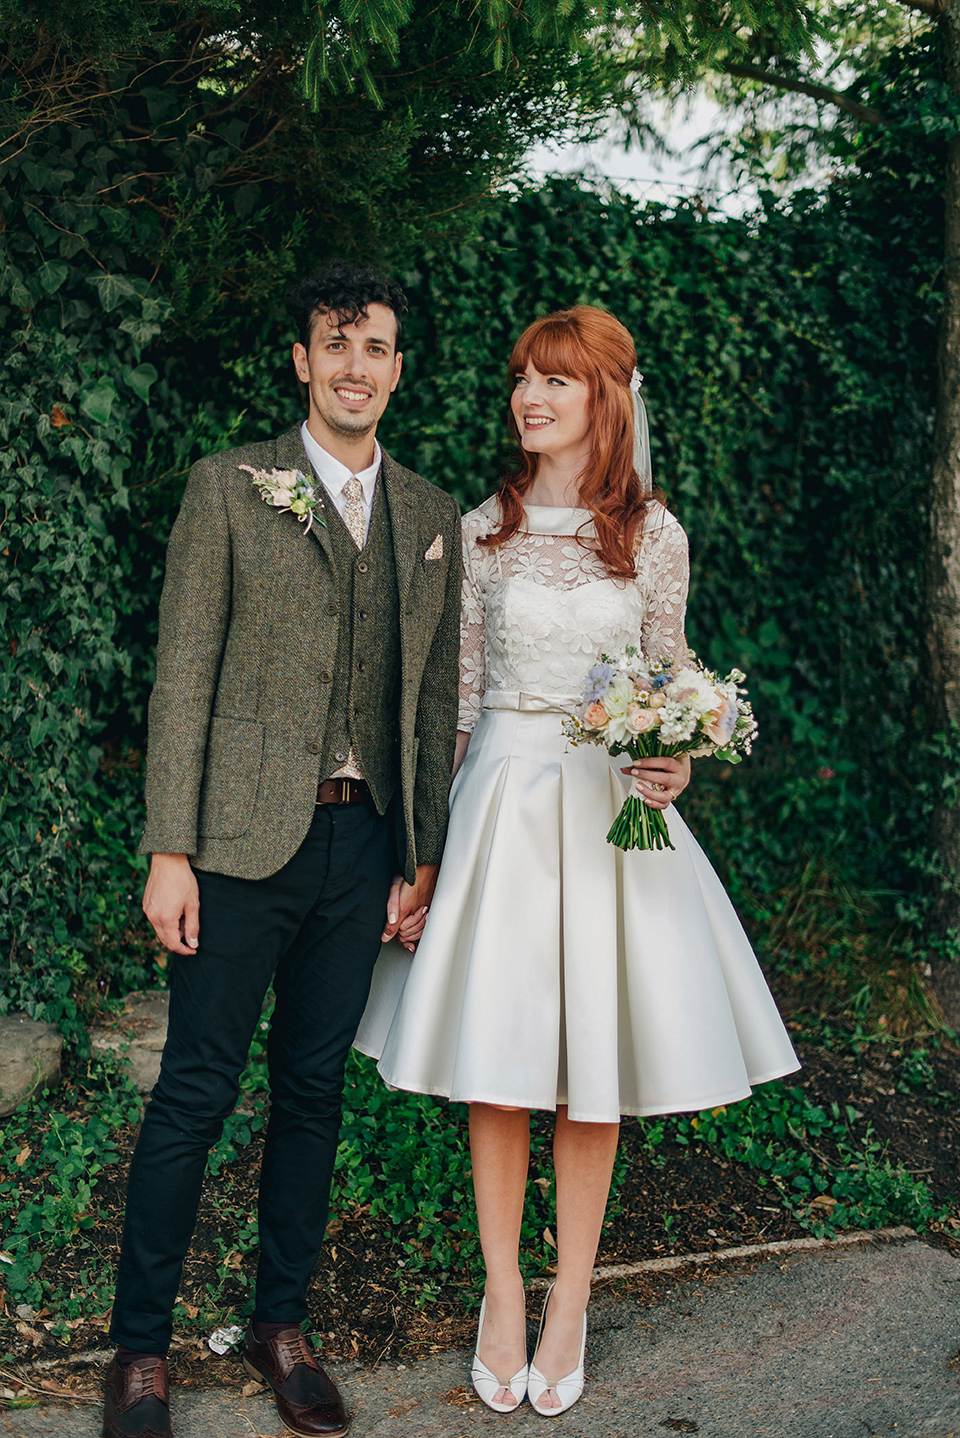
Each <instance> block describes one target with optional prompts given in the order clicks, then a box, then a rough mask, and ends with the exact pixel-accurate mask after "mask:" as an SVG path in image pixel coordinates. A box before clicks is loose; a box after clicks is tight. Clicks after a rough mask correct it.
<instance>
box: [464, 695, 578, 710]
mask: <svg viewBox="0 0 960 1438" xmlns="http://www.w3.org/2000/svg"><path fill="white" fill-rule="evenodd" d="M579 703H580V699H579V696H577V697H570V696H568V695H566V694H525V693H524V692H523V691H522V690H519V689H488V690H487V692H486V693H485V694H484V696H483V707H484V709H519V710H521V711H523V712H524V713H527V714H572V713H573V711H574V709H575V708H576V707H577V705H578V704H579Z"/></svg>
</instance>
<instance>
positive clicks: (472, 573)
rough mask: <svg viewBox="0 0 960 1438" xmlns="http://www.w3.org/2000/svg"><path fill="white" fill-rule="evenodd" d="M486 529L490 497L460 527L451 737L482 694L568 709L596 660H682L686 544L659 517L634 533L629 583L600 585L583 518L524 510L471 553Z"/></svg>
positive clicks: (492, 505) (663, 513) (666, 518)
mask: <svg viewBox="0 0 960 1438" xmlns="http://www.w3.org/2000/svg"><path fill="white" fill-rule="evenodd" d="M497 523H498V505H497V500H496V497H495V496H494V497H493V498H491V499H488V500H485V501H484V503H483V504H482V505H481V506H480V508H479V509H474V510H472V511H471V512H470V513H469V514H467V515H464V518H463V567H464V577H463V605H462V610H461V622H460V717H459V720H458V727H459V728H460V729H465V730H472V729H473V727H474V725H475V724H476V722H477V719H478V718H479V717H480V710H481V708H482V707H483V696H484V693H485V692H486V691H492V690H507V691H520V692H521V693H527V694H533V695H538V696H542V697H555V698H556V699H558V700H559V701H561V703H569V702H570V701H572V700H575V699H576V698H577V697H578V696H579V694H580V692H581V690H582V688H583V680H584V676H585V674H586V672H587V670H588V669H589V668H590V666H591V664H593V663H594V661H595V660H596V658H597V656H598V655H599V654H600V651H601V650H605V651H606V652H607V653H608V654H617V653H622V651H623V650H624V649H625V648H626V646H627V645H628V644H639V646H640V648H641V650H642V652H643V653H644V654H645V655H647V656H648V657H650V658H653V657H659V656H660V655H666V654H675V653H677V652H678V651H681V650H682V649H683V647H684V637H683V624H684V615H685V611H686V602H687V584H688V579H689V566H688V561H687V537H686V535H685V534H684V532H683V529H682V528H681V526H680V524H679V523H678V521H677V520H676V519H675V518H674V517H673V515H672V514H670V513H669V511H668V510H666V509H664V508H663V506H662V505H653V506H652V507H651V510H650V512H649V513H648V514H647V516H646V519H645V521H644V533H643V536H642V538H641V540H640V543H639V546H638V562H637V577H636V579H612V578H611V577H610V576H609V575H608V574H607V571H606V569H605V568H604V566H603V564H602V562H601V561H600V559H599V556H598V554H597V552H596V550H595V549H593V548H591V547H590V545H589V538H590V536H592V534H593V529H592V526H591V525H590V524H589V513H588V511H586V510H583V509H553V508H550V507H548V506H545V505H528V506H527V510H526V526H527V527H526V531H525V532H522V533H520V534H517V535H515V536H514V537H513V539H511V540H510V541H509V542H508V543H507V544H505V545H501V546H500V547H499V548H497V549H482V548H480V547H479V546H478V544H477V540H478V539H480V538H481V537H482V536H483V535H486V534H489V533H490V531H491V530H493V529H495V528H496V527H497ZM578 533H579V534H580V535H581V536H583V537H584V538H586V539H587V540H588V542H587V544H583V543H581V542H580V540H579V539H578V538H577V535H578Z"/></svg>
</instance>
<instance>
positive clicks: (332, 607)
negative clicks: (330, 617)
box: [327, 599, 340, 614]
mask: <svg viewBox="0 0 960 1438" xmlns="http://www.w3.org/2000/svg"><path fill="white" fill-rule="evenodd" d="M327 613H328V614H339V613H340V608H339V605H336V604H334V602H333V600H332V599H331V601H330V603H329V604H328V605H327Z"/></svg>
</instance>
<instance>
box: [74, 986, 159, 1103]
mask: <svg viewBox="0 0 960 1438" xmlns="http://www.w3.org/2000/svg"><path fill="white" fill-rule="evenodd" d="M169 1007H170V992H169V990H168V989H144V990H143V991H141V992H139V993H133V994H128V995H127V997H126V999H125V1000H124V1005H123V1010H122V1012H121V1013H120V1014H118V1015H117V1018H116V1019H115V1021H114V1023H113V1024H112V1026H111V1027H110V1028H99V1029H94V1030H93V1031H92V1033H91V1035H90V1046H91V1048H92V1049H93V1052H94V1053H97V1052H100V1053H105V1052H109V1051H110V1050H112V1051H114V1052H118V1051H120V1050H121V1049H123V1048H124V1047H125V1045H127V1044H129V1045H130V1047H129V1050H128V1051H127V1054H126V1063H127V1071H128V1072H129V1074H130V1077H131V1078H132V1079H133V1082H134V1083H135V1084H136V1086H137V1088H138V1090H139V1091H140V1093H149V1092H150V1090H151V1089H152V1088H153V1086H154V1084H155V1083H156V1081H157V1078H158V1077H159V1074H160V1055H161V1054H162V1053H163V1046H164V1044H165V1043H166V1041H167V1015H168V1012H169Z"/></svg>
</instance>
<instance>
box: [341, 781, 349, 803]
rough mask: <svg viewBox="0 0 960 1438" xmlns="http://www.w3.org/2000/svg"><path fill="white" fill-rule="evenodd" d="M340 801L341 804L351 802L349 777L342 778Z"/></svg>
mask: <svg viewBox="0 0 960 1438" xmlns="http://www.w3.org/2000/svg"><path fill="white" fill-rule="evenodd" d="M340 803H341V804H349V803H350V780H349V779H341V780H340Z"/></svg>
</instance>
